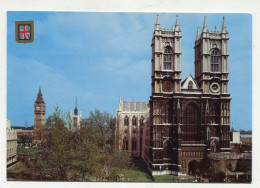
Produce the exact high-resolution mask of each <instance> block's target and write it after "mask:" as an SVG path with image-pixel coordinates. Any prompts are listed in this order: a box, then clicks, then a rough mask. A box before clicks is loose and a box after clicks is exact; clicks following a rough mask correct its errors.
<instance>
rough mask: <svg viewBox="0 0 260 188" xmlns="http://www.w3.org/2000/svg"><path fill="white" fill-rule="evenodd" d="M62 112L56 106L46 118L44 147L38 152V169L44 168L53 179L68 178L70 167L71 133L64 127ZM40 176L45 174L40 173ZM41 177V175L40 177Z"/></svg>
mask: <svg viewBox="0 0 260 188" xmlns="http://www.w3.org/2000/svg"><path fill="white" fill-rule="evenodd" d="M64 117H65V116H64V114H63V113H62V111H61V109H60V108H59V107H58V106H56V107H55V108H54V113H53V114H52V115H50V116H49V117H48V118H47V120H46V128H45V140H44V143H43V145H44V148H43V150H42V151H41V152H40V153H39V154H38V156H37V157H38V158H37V162H38V163H37V165H36V166H35V167H36V168H38V170H41V168H43V169H45V171H46V173H47V174H48V175H49V176H50V177H51V179H55V180H65V181H67V180H69V177H68V172H69V169H70V167H71V165H72V164H71V159H72V156H73V155H72V152H71V139H72V137H71V133H70V132H69V131H68V130H67V128H66V127H65V125H66V122H65V120H64ZM40 174H41V175H42V176H46V174H44V173H43V174H42V172H41V173H40ZM41 178H43V177H41Z"/></svg>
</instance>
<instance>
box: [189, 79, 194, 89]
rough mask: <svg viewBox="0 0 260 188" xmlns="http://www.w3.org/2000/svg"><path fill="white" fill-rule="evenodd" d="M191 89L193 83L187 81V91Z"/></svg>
mask: <svg viewBox="0 0 260 188" xmlns="http://www.w3.org/2000/svg"><path fill="white" fill-rule="evenodd" d="M192 87H193V83H192V81H189V84H188V89H192Z"/></svg>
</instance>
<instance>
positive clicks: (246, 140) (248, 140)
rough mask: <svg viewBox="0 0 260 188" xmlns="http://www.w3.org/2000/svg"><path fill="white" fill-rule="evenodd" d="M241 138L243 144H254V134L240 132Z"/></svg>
mask: <svg viewBox="0 0 260 188" xmlns="http://www.w3.org/2000/svg"><path fill="white" fill-rule="evenodd" d="M240 140H241V142H242V144H252V134H249V133H240Z"/></svg>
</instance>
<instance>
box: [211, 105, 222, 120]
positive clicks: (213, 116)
mask: <svg viewBox="0 0 260 188" xmlns="http://www.w3.org/2000/svg"><path fill="white" fill-rule="evenodd" d="M219 119H220V117H219V107H218V104H217V103H215V104H213V105H212V107H211V110H210V124H219Z"/></svg>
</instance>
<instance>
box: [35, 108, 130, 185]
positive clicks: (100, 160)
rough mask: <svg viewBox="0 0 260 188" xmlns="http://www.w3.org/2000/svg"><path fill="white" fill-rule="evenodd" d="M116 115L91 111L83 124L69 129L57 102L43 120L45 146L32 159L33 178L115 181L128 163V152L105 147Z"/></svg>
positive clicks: (110, 135) (128, 166) (128, 165)
mask: <svg viewBox="0 0 260 188" xmlns="http://www.w3.org/2000/svg"><path fill="white" fill-rule="evenodd" d="M114 125H115V119H114V118H113V117H112V116H111V115H109V114H108V113H105V112H104V113H101V112H100V111H99V110H95V112H91V113H90V117H89V118H87V119H86V120H85V126H83V127H82V128H81V129H80V130H78V131H75V132H72V131H69V130H68V129H67V128H66V121H65V115H64V114H63V113H62V111H61V110H60V108H59V107H58V106H56V107H55V109H54V113H53V114H52V115H50V116H49V117H48V118H47V120H46V129H45V140H44V144H43V145H44V148H43V149H42V150H41V152H39V153H37V155H36V158H35V160H34V161H35V163H34V166H33V168H34V172H35V173H34V177H35V178H34V179H35V180H56V181H57V180H59V181H87V180H89V179H90V180H91V179H92V180H93V179H94V180H95V181H105V180H109V181H116V177H117V175H118V174H119V173H122V169H124V168H130V167H131V158H130V157H129V154H128V153H125V152H121V151H118V150H115V149H114V148H113V147H106V143H107V142H108V141H110V140H111V138H112V133H113V127H114Z"/></svg>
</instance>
